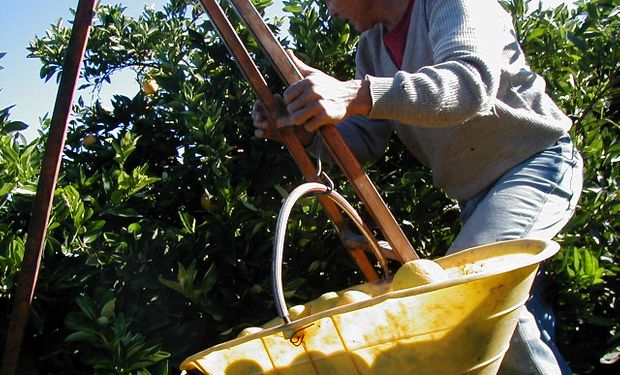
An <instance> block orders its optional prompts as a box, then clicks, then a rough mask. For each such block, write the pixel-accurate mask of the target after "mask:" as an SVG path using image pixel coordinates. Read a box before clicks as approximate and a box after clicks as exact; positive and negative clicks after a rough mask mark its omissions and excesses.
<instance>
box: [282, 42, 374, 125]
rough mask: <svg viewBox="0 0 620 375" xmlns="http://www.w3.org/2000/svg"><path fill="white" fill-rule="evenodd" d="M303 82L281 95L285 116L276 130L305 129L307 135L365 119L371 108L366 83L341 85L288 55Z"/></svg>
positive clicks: (352, 82)
mask: <svg viewBox="0 0 620 375" xmlns="http://www.w3.org/2000/svg"><path fill="white" fill-rule="evenodd" d="M287 52H288V53H289V55H290V57H291V59H292V60H293V62H294V63H295V65H297V68H298V69H299V71H300V72H301V74H302V75H303V76H304V79H303V80H301V81H299V82H296V83H294V84H293V85H291V86H290V87H289V88H287V89H286V91H284V101H285V102H286V109H287V111H288V112H289V115H288V116H285V117H280V118H278V121H277V124H278V126H279V127H283V126H290V125H304V127H305V129H306V130H307V131H310V132H314V131H316V130H317V129H318V128H319V127H321V126H323V125H334V124H337V123H339V122H340V121H342V120H344V119H346V118H348V117H349V116H352V115H365V116H367V115H368V113H369V112H370V108H371V106H372V101H371V98H370V89H369V87H368V83H367V82H365V81H362V80H351V81H340V80H338V79H336V78H333V77H331V76H329V75H327V74H325V73H323V72H322V71H320V70H318V69H315V68H312V67H310V66H308V65H306V64H304V63H303V62H302V61H301V60H299V59H298V58H297V57H296V56H295V55H294V54H293V53H292V52H291V51H287Z"/></svg>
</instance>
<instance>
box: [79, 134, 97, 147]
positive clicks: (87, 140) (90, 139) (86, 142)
mask: <svg viewBox="0 0 620 375" xmlns="http://www.w3.org/2000/svg"><path fill="white" fill-rule="evenodd" d="M95 142H97V138H95V136H94V135H92V134H89V135H87V136H86V137H84V139H82V146H84V147H90V146H92V145H94V144H95Z"/></svg>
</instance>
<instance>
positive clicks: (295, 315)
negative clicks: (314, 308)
mask: <svg viewBox="0 0 620 375" xmlns="http://www.w3.org/2000/svg"><path fill="white" fill-rule="evenodd" d="M308 315H310V309H309V308H307V307H306V305H295V306H293V307H291V308H289V309H288V317H289V319H291V320H298V319H302V318H305V317H306V316H308Z"/></svg>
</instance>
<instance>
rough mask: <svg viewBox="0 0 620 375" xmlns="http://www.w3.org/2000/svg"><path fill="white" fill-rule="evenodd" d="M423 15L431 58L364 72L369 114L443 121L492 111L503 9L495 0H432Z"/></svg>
mask: <svg viewBox="0 0 620 375" xmlns="http://www.w3.org/2000/svg"><path fill="white" fill-rule="evenodd" d="M424 18H425V20H426V22H427V24H428V40H429V43H430V48H431V51H430V53H431V55H432V62H433V63H432V64H431V65H429V66H425V67H422V68H421V69H419V70H418V71H416V72H414V73H408V72H403V71H400V72H398V73H396V74H395V75H394V76H393V77H374V76H371V75H366V77H365V79H366V80H368V81H369V83H370V90H371V96H372V102H373V106H372V110H371V112H370V117H371V118H382V119H391V120H397V121H399V122H402V123H406V124H415V125H419V126H426V127H442V126H453V125H456V124H461V123H464V122H466V121H467V120H469V119H471V118H472V117H474V116H476V115H479V114H489V113H491V112H492V111H493V106H494V104H495V103H494V98H495V96H496V94H497V90H498V86H499V81H500V76H501V70H502V69H501V66H502V65H501V64H502V51H503V46H504V45H505V43H506V40H507V39H506V38H507V33H509V30H507V29H508V27H507V25H506V22H510V21H509V20H506V14H505V11H504V10H503V9H502V8H501V6H500V5H499V4H498V3H497V1H495V0H476V1H468V0H458V1H454V0H429V1H427V7H426V8H425V11H424ZM423 21H424V20H423V19H421V18H420V17H418V18H416V21H415V22H423ZM416 29H418V28H415V27H414V28H411V29H410V30H416ZM409 51H410V52H409V53H420V51H419V50H417V49H416V47H415V46H414V47H413V48H410V49H409Z"/></svg>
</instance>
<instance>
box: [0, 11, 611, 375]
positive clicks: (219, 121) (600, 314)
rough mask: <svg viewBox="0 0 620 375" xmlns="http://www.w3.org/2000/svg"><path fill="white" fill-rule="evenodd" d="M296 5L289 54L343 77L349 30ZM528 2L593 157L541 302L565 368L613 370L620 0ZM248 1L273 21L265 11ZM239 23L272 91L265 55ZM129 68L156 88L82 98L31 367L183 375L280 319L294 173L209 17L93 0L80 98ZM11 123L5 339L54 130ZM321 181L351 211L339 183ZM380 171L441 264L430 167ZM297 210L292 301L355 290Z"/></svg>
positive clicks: (409, 227)
mask: <svg viewBox="0 0 620 375" xmlns="http://www.w3.org/2000/svg"><path fill="white" fill-rule="evenodd" d="M284 3H285V5H286V7H285V10H286V14H287V16H288V21H289V27H288V32H289V34H288V35H287V34H286V33H284V32H283V30H282V22H283V20H280V19H272V20H271V21H270V24H271V26H272V27H273V29H274V31H276V32H277V33H278V34H279V35H287V36H286V37H282V42H283V44H285V45H287V46H290V47H294V48H295V49H296V50H297V51H298V54H299V55H300V56H301V57H302V58H303V59H304V60H306V61H307V62H308V63H309V64H311V65H314V66H317V67H320V68H322V69H325V70H327V71H329V72H332V73H334V74H335V75H337V76H338V77H341V78H346V77H350V76H351V75H352V72H353V66H352V63H353V54H354V48H355V42H356V37H357V36H356V35H355V33H353V32H352V31H350V30H349V29H348V27H347V26H346V25H344V24H342V23H341V22H339V21H337V20H330V19H329V17H328V15H327V12H326V9H325V7H324V5H323V4H322V3H320V2H317V1H316V0H288V1H285V2H284ZM527 3H528V1H523V0H512V1H507V2H506V6H507V7H508V8H509V9H510V10H511V12H512V13H513V14H514V15H515V24H516V26H517V30H518V34H519V36H520V40H521V43H522V45H523V47H524V49H525V50H526V53H527V54H528V56H529V61H530V63H531V64H532V66H533V67H534V69H535V70H536V71H538V72H540V73H541V74H543V75H544V76H545V78H546V79H547V80H548V89H549V92H550V94H551V95H552V96H553V97H554V98H555V99H556V100H557V102H558V103H559V104H560V105H561V106H562V108H563V109H564V110H565V111H566V113H568V114H569V115H570V116H571V117H572V118H573V120H574V122H575V126H574V127H573V130H572V132H573V135H574V138H575V140H576V143H577V145H578V147H579V148H580V150H582V153H583V155H584V158H585V161H586V176H585V189H584V194H583V198H582V200H581V203H580V206H579V210H578V212H577V214H576V215H575V217H574V218H573V219H572V220H571V222H570V223H569V224H568V226H567V228H566V229H565V230H564V231H563V233H562V234H561V235H560V236H559V237H558V238H557V240H558V241H559V242H560V243H561V245H562V247H563V251H562V252H561V253H560V254H559V255H558V256H557V257H556V258H555V259H554V260H553V261H552V262H551V263H550V264H549V265H548V267H547V268H546V269H547V273H548V275H549V277H548V280H549V282H550V283H551V284H552V285H551V286H552V288H550V290H552V294H551V295H549V298H550V299H551V300H552V301H553V303H554V306H555V308H556V314H557V316H558V319H559V327H558V342H559V345H560V347H561V349H562V350H563V352H564V353H565V354H566V358H567V360H568V361H569V362H570V365H571V366H572V368H573V370H574V371H575V372H577V373H583V374H588V373H602V372H604V371H610V369H611V367H612V363H614V362H615V361H617V359H618V355H620V339H619V338H618V337H619V336H618V328H619V319H618V307H617V306H618V305H617V301H616V292H617V290H618V279H617V276H616V275H617V273H618V271H620V270H619V267H618V253H617V249H618V247H619V241H618V234H617V233H618V232H617V230H618V224H619V220H620V215H619V213H620V202H619V200H618V192H617V190H618V183H619V178H618V168H617V162H618V161H619V160H620V145H619V143H620V142H618V139H619V136H620V132H619V131H618V127H619V125H618V120H619V107H618V103H619V86H620V84H619V82H620V78H618V76H617V72H618V71H620V52H619V50H618V49H617V48H615V43H616V41H617V40H618V39H619V37H620V35H619V34H620V23H619V19H620V17H618V15H619V13H620V1H619V0H592V1H583V0H580V1H578V2H577V4H576V5H577V6H576V8H575V9H569V8H567V7H566V6H565V5H562V6H559V7H558V8H556V9H552V10H542V9H538V10H534V11H533V12H531V13H529V12H527V11H526V10H527ZM255 4H256V5H257V7H258V8H259V9H260V10H261V12H263V11H264V9H265V7H267V6H268V5H269V4H270V0H259V1H256V2H255ZM225 8H226V9H228V8H227V7H226V6H225ZM231 20H233V23H234V25H235V27H236V29H237V30H238V32H239V34H240V35H241V36H242V38H243V39H244V40H245V41H246V42H247V45H248V46H249V49H250V51H251V53H252V54H253V55H254V56H255V58H256V61H257V62H258V63H259V65H260V66H261V70H262V71H263V72H264V73H265V74H266V76H267V79H268V81H269V83H270V86H271V87H272V89H273V90H274V91H276V92H277V91H280V90H281V89H282V87H283V86H282V83H281V82H279V80H278V79H277V78H276V77H275V75H274V73H273V72H272V71H271V69H270V67H269V66H267V64H266V60H265V58H264V57H263V56H262V55H261V54H260V52H259V51H258V50H257V48H256V45H255V43H253V42H252V41H251V40H250V38H249V36H248V34H247V32H246V31H244V29H243V27H242V25H241V24H239V23H238V22H237V21H236V19H235V18H234V17H233V16H232V15H231ZM69 35H70V29H69V28H68V27H66V26H63V25H62V24H61V23H58V24H57V25H56V26H55V27H53V28H52V29H51V30H50V31H49V32H48V33H47V35H46V36H44V37H41V38H37V39H35V40H34V41H33V42H32V43H31V46H30V51H31V53H32V56H33V57H36V58H39V59H40V60H41V62H42V68H41V78H44V79H46V80H49V79H51V78H53V77H58V76H59V74H60V73H61V71H62V58H63V56H64V53H65V51H66V45H67V41H68V38H69ZM0 57H1V56H0ZM121 70H130V71H132V72H134V73H135V77H136V80H137V82H139V83H142V82H145V81H148V80H154V81H155V82H156V83H157V84H158V86H159V89H158V90H157V91H155V92H152V91H150V90H149V89H147V88H146V87H145V88H144V89H142V90H138V92H136V94H135V95H134V96H133V97H127V96H123V95H116V96H114V98H113V99H112V100H111V102H110V103H103V102H99V101H96V102H94V103H92V104H91V103H87V102H85V101H84V100H82V99H81V98H80V99H79V100H78V101H77V103H76V106H75V111H74V113H75V115H74V118H73V120H72V121H71V124H70V129H69V134H68V135H67V145H66V149H65V156H64V161H63V166H62V170H61V176H60V178H59V182H58V188H57V190H56V193H55V198H56V199H55V200H54V206H53V210H52V217H51V222H50V226H49V229H48V236H47V240H46V243H45V253H44V259H43V265H42V270H41V276H40V280H39V282H38V286H37V291H36V298H35V301H34V305H33V307H32V312H31V316H30V320H29V325H28V330H27V334H26V340H25V343H24V346H23V348H22V357H21V362H20V371H19V373H20V374H44V373H45V374H84V373H95V374H113V373H118V374H168V373H176V372H177V371H176V367H177V366H178V364H179V363H180V361H181V360H183V359H184V358H185V357H186V356H187V355H189V354H193V353H195V352H197V351H199V350H202V349H204V348H206V347H208V346H210V345H213V344H215V343H218V342H222V341H224V340H227V339H230V338H232V337H234V336H235V335H236V334H237V333H238V332H239V331H240V330H241V329H243V328H244V327H247V326H256V325H260V324H261V323H263V322H265V321H267V320H269V319H270V318H272V317H273V316H274V315H275V310H274V307H273V302H272V301H273V299H272V295H271V287H270V285H271V279H270V277H271V274H270V262H271V246H272V242H273V229H274V228H273V227H274V225H275V216H276V214H277V212H278V210H279V208H280V205H281V203H282V198H283V196H285V195H286V192H287V191H290V190H291V189H292V188H294V187H295V186H296V185H298V184H300V183H301V182H302V181H301V177H300V174H299V172H298V171H297V168H296V166H295V165H294V164H293V162H292V161H291V158H290V157H289V156H288V154H287V153H286V151H285V150H284V148H283V147H282V146H281V145H278V144H275V143H272V142H266V141H262V140H257V139H255V138H254V137H253V135H252V132H253V131H252V127H251V125H250V118H249V111H250V108H251V104H252V102H253V100H254V96H253V94H252V92H251V91H250V90H249V87H248V85H247V83H246V82H245V81H244V80H243V77H242V76H241V74H240V72H239V70H238V69H237V67H236V66H235V63H234V61H233V59H232V57H231V56H230V54H229V53H228V51H227V49H226V47H225V46H224V45H223V44H222V42H221V40H220V38H219V37H218V35H217V33H216V32H215V30H214V28H213V26H212V25H211V23H210V21H209V20H208V18H207V17H205V16H204V14H203V11H202V9H201V8H200V7H199V6H197V3H195V2H193V1H184V0H170V1H169V3H168V4H167V5H166V6H164V8H163V9H161V10H154V9H149V8H146V9H145V10H144V12H143V13H142V14H141V15H140V16H139V17H137V18H130V17H127V16H126V15H125V14H124V12H123V8H122V7H120V6H99V8H98V10H97V14H96V17H95V20H94V28H93V30H92V33H91V38H90V41H89V45H88V51H87V55H86V58H85V62H84V68H83V72H82V74H83V80H84V86H83V87H82V88H81V91H80V93H81V94H82V95H85V96H89V95H91V93H92V92H95V93H96V92H97V90H99V89H100V88H101V87H102V86H103V85H106V84H107V83H108V82H110V80H111V79H114V73H116V72H118V71H121ZM3 73H4V74H6V70H5V71H4V72H3ZM9 73H10V72H9ZM9 117H10V108H5V109H2V110H1V111H0V269H1V270H2V272H0V314H1V316H2V323H1V324H0V341H1V342H2V344H3V343H4V341H5V340H4V337H5V335H6V328H7V326H8V320H9V314H10V308H11V303H12V298H13V295H14V290H15V282H16V275H17V273H18V271H19V267H20V264H21V259H22V257H23V253H24V246H25V239H26V235H27V233H26V232H27V224H28V219H29V215H30V210H31V205H32V202H33V200H34V195H35V193H36V181H37V177H38V174H39V167H40V163H41V159H42V155H43V150H44V146H45V141H46V131H47V127H48V126H49V120H48V119H46V118H44V119H43V121H42V122H43V124H42V125H43V129H44V130H43V131H42V132H41V136H40V137H39V138H38V139H36V140H34V141H33V142H30V143H27V142H24V140H23V138H22V137H21V136H20V135H19V131H20V130H23V129H24V127H25V126H27V125H26V124H24V123H22V122H20V121H12V120H11V119H10V118H9ZM412 165H413V166H414V167H413V168H412V167H411V166H412ZM403 166H407V167H406V168H403ZM329 173H330V175H331V176H332V177H333V178H334V180H336V181H337V188H338V189H339V190H340V191H342V192H343V193H344V194H345V195H347V196H348V197H350V198H351V201H352V202H354V203H356V204H357V202H356V201H355V197H354V195H353V194H352V193H351V191H350V189H349V188H348V186H347V184H346V181H343V179H342V177H341V176H340V175H339V173H338V172H337V171H336V170H329ZM368 173H369V175H370V176H371V179H372V180H373V181H374V182H375V184H376V185H377V186H378V189H379V191H380V192H381V194H382V195H383V197H384V199H385V200H386V201H387V203H388V205H389V206H390V207H391V209H392V212H393V214H394V216H395V217H396V218H397V219H398V220H399V222H400V223H401V224H402V227H403V230H404V231H405V233H406V234H407V236H408V237H409V238H411V240H412V242H413V245H414V247H415V248H416V249H417V250H419V251H420V252H421V253H422V254H423V255H424V256H427V257H436V256H439V255H441V253H442V252H443V250H444V249H445V248H446V247H447V245H448V244H449V243H450V242H451V240H452V238H453V236H454V233H455V232H456V231H457V230H458V226H459V224H458V221H457V218H458V209H457V208H456V205H455V203H454V202H452V201H450V200H448V199H447V198H446V197H445V196H444V195H443V194H442V192H441V191H438V190H437V189H435V188H433V187H432V186H431V177H430V175H429V173H428V171H427V170H426V169H424V168H423V167H422V166H419V165H418V164H417V163H416V162H415V161H414V160H412V159H411V157H410V156H408V154H407V153H406V152H403V149H402V148H401V146H400V145H399V144H398V143H396V142H395V143H394V144H392V145H391V146H390V149H389V152H388V153H387V154H386V156H385V158H384V159H383V160H381V161H379V162H378V163H376V164H374V165H372V166H369V167H368ZM299 206H301V207H297V210H296V212H295V213H294V215H293V217H292V219H291V220H290V224H289V228H288V232H287V234H288V237H287V249H288V250H287V259H286V276H285V278H286V280H285V284H286V289H287V298H288V299H289V301H290V302H292V303H295V302H304V301H307V300H308V299H310V298H314V297H316V296H317V295H318V294H320V293H322V292H324V291H327V290H337V289H341V288H343V287H346V286H349V285H351V284H354V283H357V282H360V281H361V277H360V275H359V274H358V272H357V271H356V269H355V267H354V265H353V264H352V262H351V260H350V259H349V257H348V255H346V254H345V252H344V251H342V246H341V245H340V243H339V241H338V240H337V238H336V236H335V235H334V233H333V229H332V227H331V226H330V224H329V223H327V222H326V220H325V217H324V215H323V213H322V212H321V210H320V208H319V207H318V205H317V203H316V202H315V201H314V200H311V199H306V200H303V201H302V202H301V203H300V204H299Z"/></svg>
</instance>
